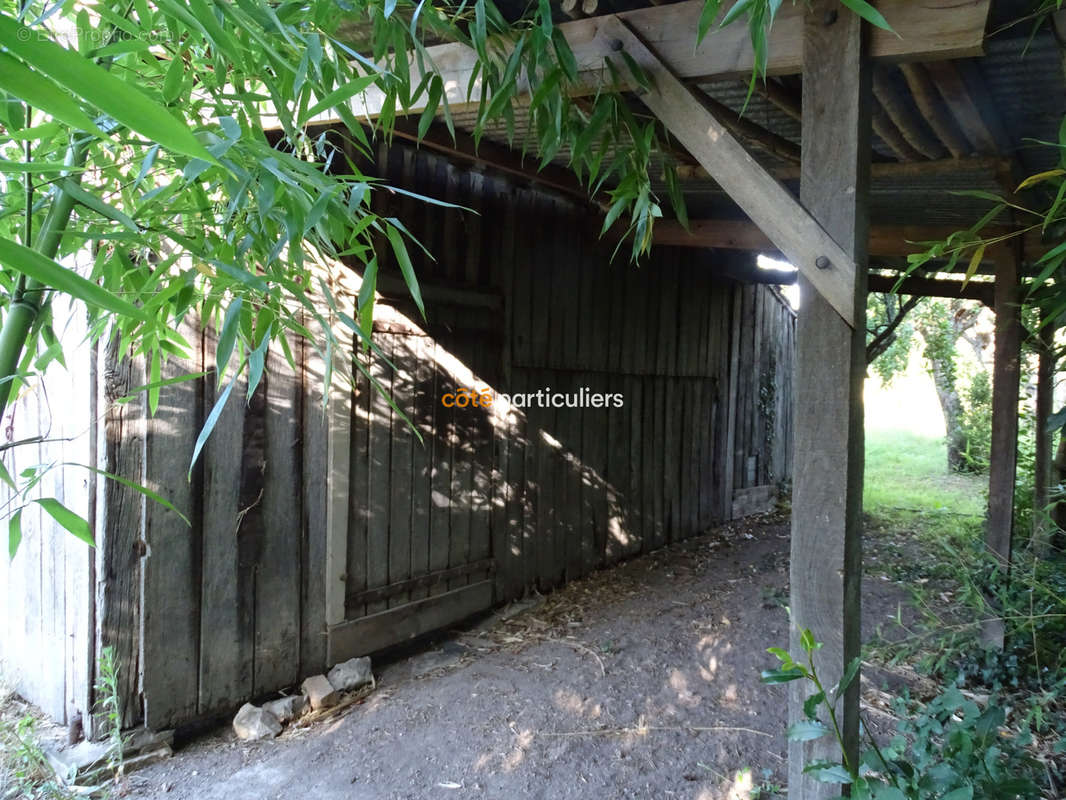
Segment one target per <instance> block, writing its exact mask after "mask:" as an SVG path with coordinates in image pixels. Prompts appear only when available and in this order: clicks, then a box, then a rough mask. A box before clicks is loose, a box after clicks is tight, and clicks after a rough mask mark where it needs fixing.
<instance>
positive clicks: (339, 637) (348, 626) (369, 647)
mask: <svg viewBox="0 0 1066 800" xmlns="http://www.w3.org/2000/svg"><path fill="white" fill-rule="evenodd" d="M491 605H492V581H491V580H484V581H480V582H478V583H473V584H470V585H469V586H463V587H461V588H459V589H454V590H452V591H449V592H446V593H445V594H441V595H437V596H435V597H427V598H425V599H424V600H418V601H415V602H413V603H408V604H407V605H403V606H399V607H397V608H390V609H389V610H387V611H382V612H380V613H377V614H372V615H370V616H368V617H363V618H362V619H357V620H351V621H349V622H344V623H342V624H340V625H334V626H332V627H331V628H330V630H329V660H330V661H331V662H337V661H343V660H346V659H349V658H354V657H356V656H364V655H368V654H370V653H376V652H378V651H379V650H382V649H384V648H386V647H390V646H392V645H395V644H400V643H402V642H405V641H408V640H410V639H414V638H415V637H417V636H422V635H424V634H426V633H431V632H432V631H436V630H440V629H441V628H444V627H447V626H448V625H452V624H455V623H456V622H460V621H462V620H464V619H466V618H467V617H469V616H471V615H472V614H476V613H477V612H479V611H483V610H485V609H487V608H489V607H490V606H491Z"/></svg>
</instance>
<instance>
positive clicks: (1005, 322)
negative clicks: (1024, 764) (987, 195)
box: [981, 248, 1022, 648]
mask: <svg viewBox="0 0 1066 800" xmlns="http://www.w3.org/2000/svg"><path fill="white" fill-rule="evenodd" d="M996 258H997V260H996V342H995V362H994V363H993V365H992V442H991V449H990V452H989V466H988V513H987V517H986V519H985V544H986V546H987V547H988V550H989V552H990V553H991V554H992V555H993V556H994V557H995V559H996V561H997V562H998V564H999V566H1000V572H1001V574H1006V572H1007V570H1008V569H1009V567H1010V562H1011V546H1012V544H1013V539H1014V482H1015V470H1016V467H1017V461H1018V380H1019V377H1020V374H1021V343H1022V328H1021V316H1020V315H1021V303H1020V298H1019V288H1018V254H1017V253H1016V252H1015V251H1014V249H1013V248H1003V249H1002V250H1001V251H1000V252H999V253H997V254H996ZM981 638H982V640H983V641H984V642H985V644H988V645H991V646H994V647H999V648H1001V647H1003V641H1004V623H1003V621H1002V620H1000V619H993V620H989V621H987V622H986V623H985V624H984V626H983V628H982V631H981Z"/></svg>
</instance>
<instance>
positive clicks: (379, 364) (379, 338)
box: [366, 333, 393, 614]
mask: <svg viewBox="0 0 1066 800" xmlns="http://www.w3.org/2000/svg"><path fill="white" fill-rule="evenodd" d="M374 340H375V342H376V343H377V345H378V347H379V349H380V350H381V356H378V355H376V354H375V355H374V357H373V361H372V363H371V367H370V371H371V375H372V376H373V377H374V379H375V380H376V381H377V384H378V387H380V388H375V389H374V390H372V396H371V399H370V409H371V419H370V441H369V452H370V456H369V458H370V474H369V476H368V481H369V493H370V503H369V506H370V518H369V521H368V525H367V540H366V585H367V588H368V589H380V588H382V587H383V586H386V585H388V582H389V517H390V486H389V476H390V475H391V473H392V462H391V457H392V448H391V436H392V409H391V408H390V407H389V403H388V400H387V399H386V398H385V397H384V396H383V394H382V393H383V392H386V393H390V394H391V392H392V378H393V374H392V369H391V368H390V367H389V365H388V364H387V363H385V359H386V358H392V339H391V335H390V334H382V333H375V334H374ZM386 607H387V605H386V604H385V603H384V602H381V601H378V602H376V603H368V604H367V608H366V613H367V614H374V613H377V612H378V611H384V610H385V608H386Z"/></svg>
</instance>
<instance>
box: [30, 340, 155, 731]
mask: <svg viewBox="0 0 1066 800" xmlns="http://www.w3.org/2000/svg"><path fill="white" fill-rule="evenodd" d="M144 376H145V372H144V366H143V364H142V363H141V362H140V361H139V360H138V359H135V358H127V357H125V354H123V353H120V352H119V350H118V340H117V337H116V338H114V339H112V340H111V342H110V343H109V344H108V347H107V358H106V364H105V373H104V381H105V386H104V398H105V406H104V409H103V411H104V447H105V450H104V453H103V457H104V469H105V470H106V471H107V472H110V473H112V474H114V475H122V476H126V477H130V478H132V479H134V480H143V477H144V435H145V434H144V419H145V416H146V412H147V408H146V403H145V402H144V396H143V395H138V396H137V397H136V398H135V399H133V400H132V401H130V402H129V403H125V404H116V403H115V402H114V401H115V400H117V399H118V398H120V397H125V396H126V395H128V394H129V391H130V389H133V388H135V387H137V386H143V385H144V384H145V382H146V381H145V380H144ZM103 504H104V516H103V525H102V526H101V528H102V529H101V530H100V531H98V533H97V535H98V537H99V544H98V553H99V556H98V562H97V581H98V588H97V591H98V595H97V596H98V605H97V614H98V617H97V625H98V628H99V633H98V648H99V649H100V651H102V649H103V648H105V647H106V648H111V649H112V652H113V653H114V655H115V661H116V664H117V665H118V667H119V698H120V703H121V705H122V711H123V713H122V721H123V724H124V725H131V726H132V725H135V724H137V723H138V722H140V721H141V718H142V708H141V703H140V697H139V687H138V685H137V676H138V674H139V672H140V663H141V660H140V645H141V641H140V629H141V564H142V561H141V557H142V556H143V555H144V553H143V552H142V548H143V547H144V540H143V539H142V538H141V537H142V536H143V532H144V527H143V526H144V518H143V500H142V496H141V495H140V494H138V493H137V492H135V491H134V490H133V489H129V488H127V487H126V486H123V485H122V484H120V483H118V482H116V481H108V482H107V483H105V484H104V486H103ZM33 522H34V520H33V517H32V515H29V514H26V515H24V516H23V526H24V531H26V532H27V533H28V532H30V531H32V527H31V526H32V524H33ZM36 522H37V524H38V526H39V523H40V518H39V516H38V518H37V520H36ZM27 523H29V525H27ZM37 530H38V531H40V527H38V528H37ZM24 538H25V541H26V542H29V543H33V542H34V541H35V540H36V541H39V536H38V537H34V536H32V535H26V534H25V533H24ZM31 546H34V545H32V544H31ZM37 546H38V547H39V545H37ZM39 557H40V556H39V555H38V558H39ZM35 600H36V602H37V603H39V602H40V598H39V596H35V595H34V594H33V593H32V592H31V593H29V594H28V595H27V609H26V611H27V615H28V618H29V619H33V618H34V616H35V613H34V611H33V608H32V607H31V606H30V605H29V603H32V602H34V601H35ZM38 613H39V612H38ZM98 657H99V653H98Z"/></svg>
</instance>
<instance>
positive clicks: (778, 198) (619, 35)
mask: <svg viewBox="0 0 1066 800" xmlns="http://www.w3.org/2000/svg"><path fill="white" fill-rule="evenodd" d="M602 31H603V34H604V35H605V36H608V37H611V38H612V39H614V40H615V41H616V42H617V43H618V44H617V45H616V49H618V50H625V51H626V53H628V54H629V56H630V57H631V58H632V59H633V60H634V61H636V63H637V64H638V65H639V66H640V67H641V68H642V69H643V70H644V71H645V72H646V73H647V74H648V76H649V77H650V78H651V82H652V86H653V88H652V90H651V91H648V92H646V93H645V94H644V95H642V96H641V100H643V101H644V104H645V105H646V106H648V108H650V109H651V110H652V112H654V113H655V115H656V116H657V117H658V118H659V119H660V120H661V121H662V123H663V124H664V125H665V126H666V127H667V129H669V131H670V132H671V133H672V134H673V135H674V136H675V137H676V138H677V140H678V141H679V142H681V144H682V145H683V146H684V147H685V149H686V150H688V151H689V153H691V154H692V156H693V157H694V158H695V159H696V160H697V161H698V162H699V164H700V166H702V167H703V168H704V169H705V170H707V173H708V174H709V175H710V176H711V177H712V178H713V179H714V180H715V181H717V182H718V184H719V185H720V186H721V187H722V188H723V189H724V190H725V191H726V192H727V193H728V194H729V196H730V197H731V198H733V200H734V201H735V202H736V204H737V205H738V206H740V207H741V209H743V211H744V213H745V214H747V215H748V216H749V217H750V218H751V220H752V222H754V223H755V224H756V225H757V226H758V227H759V228H760V229H761V230H762V231H763V233H765V234H766V236H767V237H768V238H769V239H770V241H771V242H773V243H774V245H775V246H776V247H777V248H778V249H779V250H780V251H781V252H782V253H783V254H784V255H785V257H786V258H787V259H788V260H789V261H790V262H792V264H793V265H794V266H795V267H796V268H797V269H799V271H800V272H801V273H803V275H804V276H805V277H806V278H807V279H808V280H809V281H810V282H811V285H812V286H813V287H814V288H815V289H816V290H817V291H818V293H819V294H821V295H822V296H823V297H824V298H825V299H826V301H827V302H828V303H829V304H830V305H831V306H833V308H834V309H836V312H837V313H838V314H840V316H841V317H842V318H843V319H844V321H845V322H847V323H848V325H850V326H851V327H852V328H854V327H855V320H856V318H857V315H856V309H855V305H856V298H855V263H854V261H853V260H852V258H851V256H849V255H848V254H847V253H846V252H845V251H844V250H843V249H842V248H841V247H840V245H838V244H837V243H836V242H835V241H834V240H833V238H832V237H831V236H830V235H829V234H828V233H826V232H825V230H824V229H823V228H822V226H821V225H819V224H818V221H817V220H815V219H814V217H812V216H811V215H810V214H809V213H808V212H807V210H806V209H805V208H804V207H803V206H802V205H800V203H799V201H798V200H796V198H795V197H793V196H792V194H791V193H790V192H789V191H788V190H787V189H786V188H785V187H784V186H782V185H781V184H780V183H779V182H778V181H777V180H776V179H775V178H774V177H773V176H772V175H770V173H768V172H767V171H766V170H765V169H763V168H762V166H761V165H760V164H759V163H758V162H757V161H755V159H754V158H752V157H751V155H750V154H749V153H748V151H747V150H745V148H744V146H743V145H742V144H740V142H738V141H737V140H736V139H734V138H733V136H732V135H731V134H730V133H729V131H728V130H726V128H725V126H723V125H722V124H721V123H720V122H719V121H718V120H717V119H716V118H715V116H714V114H712V113H711V112H710V111H709V110H708V109H707V108H706V107H705V106H704V105H703V103H701V102H700V98H699V96H698V95H697V94H696V93H694V92H693V91H692V90H691V89H689V88H688V87H687V86H685V85H684V84H683V83H682V82H681V80H680V79H679V78H678V77H677V76H676V75H674V74H673V73H672V72H671V71H670V69H669V68H668V67H667V66H666V65H665V64H664V63H663V62H662V60H661V59H660V58H659V57H658V56H657V55H656V54H655V53H653V52H652V50H651V49H650V48H649V47H648V46H647V45H646V44H645V43H644V42H643V41H642V40H641V39H640V37H639V36H637V34H636V33H634V32H633V31H632V30H631V29H630V28H629V26H628V25H627V24H626V23H625V22H623V21H622V20H621V19H619V18H618V17H611V18H609V19H605V20H604V22H603V28H602ZM619 45H620V46H619Z"/></svg>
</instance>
